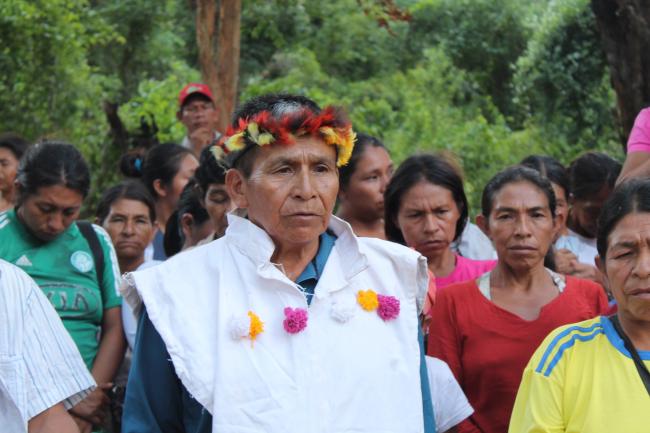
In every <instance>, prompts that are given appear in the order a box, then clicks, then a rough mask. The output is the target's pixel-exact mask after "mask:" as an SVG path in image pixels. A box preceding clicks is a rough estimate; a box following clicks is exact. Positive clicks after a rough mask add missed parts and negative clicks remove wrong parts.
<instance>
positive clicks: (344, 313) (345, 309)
mask: <svg viewBox="0 0 650 433" xmlns="http://www.w3.org/2000/svg"><path fill="white" fill-rule="evenodd" d="M356 311H357V304H356V301H355V299H354V297H352V296H339V297H337V299H335V300H333V301H332V309H331V310H330V314H331V315H332V318H334V320H336V321H338V322H341V323H345V322H347V321H348V320H350V319H351V318H352V317H353V316H354V314H355V313H356Z"/></svg>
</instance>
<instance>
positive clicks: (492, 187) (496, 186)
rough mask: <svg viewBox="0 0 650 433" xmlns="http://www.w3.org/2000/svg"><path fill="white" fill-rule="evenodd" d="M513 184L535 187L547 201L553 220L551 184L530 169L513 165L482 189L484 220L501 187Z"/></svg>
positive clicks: (490, 210) (488, 214)
mask: <svg viewBox="0 0 650 433" xmlns="http://www.w3.org/2000/svg"><path fill="white" fill-rule="evenodd" d="M515 182H528V183H531V184H533V185H534V186H536V187H537V188H538V189H539V190H540V191H541V192H543V193H544V195H545V196H546V198H547V199H548V207H549V209H550V211H551V216H552V217H553V218H555V193H554V192H553V186H552V185H551V182H550V181H549V180H548V179H547V178H545V177H542V175H541V174H540V173H539V172H538V171H536V170H533V169H532V168H528V167H523V166H521V165H515V166H513V167H508V168H506V169H505V170H503V171H501V172H499V173H497V174H496V175H495V176H494V177H493V178H492V179H490V181H489V182H488V183H487V185H485V188H484V189H483V196H482V197H481V213H482V214H483V216H484V217H485V218H489V216H490V212H492V206H493V205H494V197H495V196H496V195H497V193H498V192H499V191H501V189H503V187H505V186H506V185H508V184H511V183H515Z"/></svg>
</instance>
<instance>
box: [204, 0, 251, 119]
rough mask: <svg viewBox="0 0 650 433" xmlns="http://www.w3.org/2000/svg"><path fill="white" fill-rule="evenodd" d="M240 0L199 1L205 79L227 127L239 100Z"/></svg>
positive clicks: (220, 116) (220, 117)
mask: <svg viewBox="0 0 650 433" xmlns="http://www.w3.org/2000/svg"><path fill="white" fill-rule="evenodd" d="M240 26H241V0H221V1H218V0H197V1H196V42H197V45H198V48H199V67H200V68H201V76H202V78H203V81H204V82H205V83H206V84H207V85H208V86H210V89H212V92H213V93H214V97H215V103H216V105H217V109H218V110H219V127H220V128H221V130H222V131H223V130H225V128H226V126H227V125H228V123H229V119H230V115H231V113H232V112H233V110H234V108H235V103H236V101H237V86H238V84H239V49H240Z"/></svg>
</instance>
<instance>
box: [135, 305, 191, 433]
mask: <svg viewBox="0 0 650 433" xmlns="http://www.w3.org/2000/svg"><path fill="white" fill-rule="evenodd" d="M169 358H170V357H169V353H168V352H167V348H166V347H165V343H164V342H163V340H162V338H161V337H160V334H158V331H156V328H154V326H153V324H152V323H151V321H150V320H149V316H148V315H147V312H146V310H143V311H142V313H141V315H140V318H139V320H138V331H137V334H136V343H135V348H134V350H133V358H132V359H131V371H130V373H129V381H128V383H127V387H126V397H125V399H124V414H123V416H122V433H167V432H183V431H185V430H184V424H183V397H182V396H183V392H182V391H183V388H182V385H181V383H180V380H179V379H178V377H177V376H176V372H175V371H174V366H173V364H172V362H171V361H170V359H169Z"/></svg>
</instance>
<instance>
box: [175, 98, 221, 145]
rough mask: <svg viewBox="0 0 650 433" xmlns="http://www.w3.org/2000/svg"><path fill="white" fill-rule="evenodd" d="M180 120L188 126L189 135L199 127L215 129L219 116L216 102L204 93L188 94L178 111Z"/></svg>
mask: <svg viewBox="0 0 650 433" xmlns="http://www.w3.org/2000/svg"><path fill="white" fill-rule="evenodd" d="M178 120H180V121H181V123H183V125H185V127H186V128H187V133H188V135H189V134H191V133H192V132H194V131H196V130H197V129H199V128H207V129H209V130H215V129H216V127H217V122H218V116H217V110H216V108H215V106H214V103H213V102H212V101H211V100H210V99H209V98H207V97H206V96H204V95H201V94H194V95H191V96H188V97H187V99H186V100H185V103H184V104H183V106H182V107H181V109H180V111H179V112H178Z"/></svg>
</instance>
